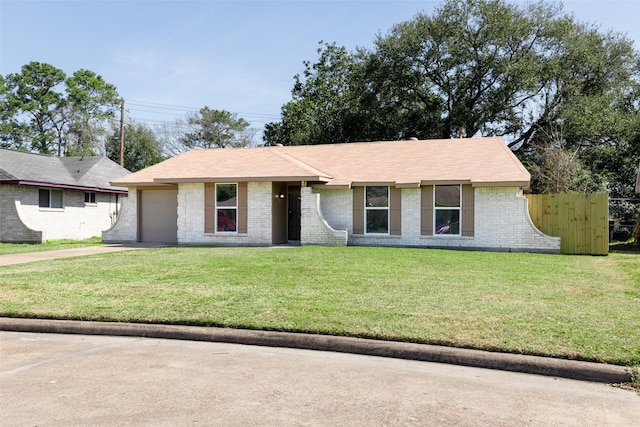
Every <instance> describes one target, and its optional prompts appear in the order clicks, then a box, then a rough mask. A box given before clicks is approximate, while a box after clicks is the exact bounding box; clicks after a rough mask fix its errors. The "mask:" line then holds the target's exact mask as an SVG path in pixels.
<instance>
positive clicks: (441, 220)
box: [433, 185, 462, 236]
mask: <svg viewBox="0 0 640 427" xmlns="http://www.w3.org/2000/svg"><path fill="white" fill-rule="evenodd" d="M461 206H462V191H461V189H460V185H436V186H434V192H433V209H434V215H433V221H434V228H433V229H434V230H435V231H434V234H437V235H454V236H459V235H460V230H461V228H460V219H461V216H462V215H461V209H460V207H461Z"/></svg>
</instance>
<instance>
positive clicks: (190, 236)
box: [178, 182, 272, 246]
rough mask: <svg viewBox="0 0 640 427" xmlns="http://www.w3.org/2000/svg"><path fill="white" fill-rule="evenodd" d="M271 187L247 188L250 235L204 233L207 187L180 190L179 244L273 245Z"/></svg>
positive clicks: (193, 185)
mask: <svg viewBox="0 0 640 427" xmlns="http://www.w3.org/2000/svg"><path fill="white" fill-rule="evenodd" d="M271 227H272V225H271V183H270V182H249V183H248V184H247V233H205V232H204V184H203V183H185V184H180V185H179V186H178V243H182V244H215V245H255V246H262V245H270V244H271V241H272V237H271Z"/></svg>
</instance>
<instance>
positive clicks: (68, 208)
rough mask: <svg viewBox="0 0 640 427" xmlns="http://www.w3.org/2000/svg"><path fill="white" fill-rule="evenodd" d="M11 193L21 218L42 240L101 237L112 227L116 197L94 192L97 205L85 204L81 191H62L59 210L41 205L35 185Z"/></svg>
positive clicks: (21, 187)
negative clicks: (103, 232) (39, 233)
mask: <svg viewBox="0 0 640 427" xmlns="http://www.w3.org/2000/svg"><path fill="white" fill-rule="evenodd" d="M14 194H16V195H17V197H16V200H15V204H16V211H17V212H18V215H19V217H20V220H21V221H22V222H23V223H24V225H25V226H27V227H28V228H30V229H32V230H41V231H42V240H43V241H47V240H59V239H73V240H81V239H88V238H90V237H96V236H100V234H101V232H102V231H103V230H107V229H108V228H110V227H111V225H112V218H113V217H112V216H113V215H114V214H115V211H116V196H115V194H110V193H96V204H95V205H85V203H84V191H75V190H63V196H62V197H63V208H62V209H46V208H40V207H39V206H38V204H39V203H38V202H39V200H38V198H39V197H38V188H37V187H27V186H20V187H19V189H18V191H16V192H15V193H14ZM119 197H120V198H121V199H122V198H126V196H122V195H121V196H119Z"/></svg>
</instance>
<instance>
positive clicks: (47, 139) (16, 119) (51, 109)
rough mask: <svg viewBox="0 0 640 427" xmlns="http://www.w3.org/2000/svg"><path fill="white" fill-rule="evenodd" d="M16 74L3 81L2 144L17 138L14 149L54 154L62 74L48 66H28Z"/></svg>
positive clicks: (61, 104)
mask: <svg viewBox="0 0 640 427" xmlns="http://www.w3.org/2000/svg"><path fill="white" fill-rule="evenodd" d="M21 71H22V72H21V73H19V74H9V75H8V76H7V77H6V85H7V86H6V100H5V103H6V105H7V107H8V108H7V111H8V114H7V117H3V122H4V131H5V134H4V135H3V140H5V141H6V140H8V139H9V138H10V137H13V138H17V140H16V141H15V142H14V144H15V146H16V147H25V146H26V147H25V148H27V149H29V150H33V151H37V152H40V153H52V152H55V151H56V145H57V143H58V142H59V141H60V137H61V129H62V127H63V126H64V117H63V115H62V110H63V108H64V105H65V101H64V97H63V96H62V94H61V93H60V91H59V86H61V85H62V84H63V83H64V80H65V78H66V75H65V73H64V72H63V71H62V70H60V69H58V68H55V67H53V66H51V65H49V64H44V63H40V62H30V63H29V64H27V65H24V66H23V67H22V69H21Z"/></svg>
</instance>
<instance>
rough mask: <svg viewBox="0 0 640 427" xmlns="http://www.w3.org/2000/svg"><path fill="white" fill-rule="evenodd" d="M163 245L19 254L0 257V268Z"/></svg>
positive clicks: (135, 244) (100, 246)
mask: <svg viewBox="0 0 640 427" xmlns="http://www.w3.org/2000/svg"><path fill="white" fill-rule="evenodd" d="M162 246H165V245H162V244H155V243H131V244H113V245H99V246H85V247H82V248H71V249H58V250H53V251H38V252H28V253H21V254H8V255H0V266H3V265H13V264H24V263H27V262H36V261H46V260H52V259H59V258H71V257H77V256H85V255H94V254H103V253H108V252H120V251H129V250H133V249H148V248H158V247H162Z"/></svg>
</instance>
